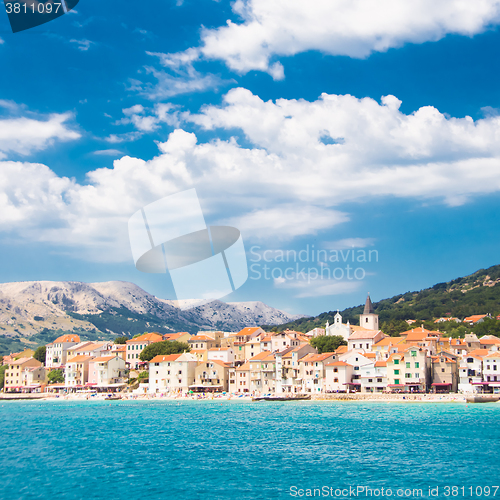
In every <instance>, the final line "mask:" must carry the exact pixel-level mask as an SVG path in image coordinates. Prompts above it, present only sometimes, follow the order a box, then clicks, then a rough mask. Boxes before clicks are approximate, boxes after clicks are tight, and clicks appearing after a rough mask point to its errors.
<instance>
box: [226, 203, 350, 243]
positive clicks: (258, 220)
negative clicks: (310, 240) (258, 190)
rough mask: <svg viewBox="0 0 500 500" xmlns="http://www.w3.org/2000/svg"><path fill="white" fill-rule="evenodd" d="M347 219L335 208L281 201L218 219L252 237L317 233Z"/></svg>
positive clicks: (285, 237)
mask: <svg viewBox="0 0 500 500" xmlns="http://www.w3.org/2000/svg"><path fill="white" fill-rule="evenodd" d="M348 220H349V218H348V216H347V214H345V213H343V212H339V211H337V210H331V209H328V208H322V207H316V206H307V205H306V206H304V205H302V204H297V203H293V204H290V203H283V204H282V205H280V206H278V207H272V208H265V209H258V210H253V211H251V212H249V213H247V214H244V215H240V216H236V217H231V218H228V219H224V220H223V221H221V223H222V224H227V225H228V226H235V227H237V228H238V229H240V230H241V231H243V233H244V234H245V235H246V236H250V237H251V238H252V240H255V241H270V240H275V241H279V240H280V239H285V240H288V239H290V238H296V237H298V236H304V235H312V234H317V233H318V232H319V231H321V230H323V229H328V228H332V227H333V226H336V225H338V224H341V223H342V222H347V221H348Z"/></svg>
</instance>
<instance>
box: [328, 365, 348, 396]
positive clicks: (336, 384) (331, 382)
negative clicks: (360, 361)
mask: <svg viewBox="0 0 500 500" xmlns="http://www.w3.org/2000/svg"><path fill="white" fill-rule="evenodd" d="M353 368H354V367H353V366H352V365H350V364H348V363H346V362H345V361H334V362H333V363H327V364H326V365H325V381H324V385H323V390H324V391H325V392H346V391H347V390H349V389H348V388H349V383H350V382H351V380H352V374H353Z"/></svg>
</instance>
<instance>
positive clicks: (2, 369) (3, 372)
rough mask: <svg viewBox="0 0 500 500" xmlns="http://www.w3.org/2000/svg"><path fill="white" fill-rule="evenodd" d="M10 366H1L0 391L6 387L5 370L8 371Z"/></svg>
mask: <svg viewBox="0 0 500 500" xmlns="http://www.w3.org/2000/svg"><path fill="white" fill-rule="evenodd" d="M7 368H8V365H2V366H0V389H3V387H4V385H5V370H7Z"/></svg>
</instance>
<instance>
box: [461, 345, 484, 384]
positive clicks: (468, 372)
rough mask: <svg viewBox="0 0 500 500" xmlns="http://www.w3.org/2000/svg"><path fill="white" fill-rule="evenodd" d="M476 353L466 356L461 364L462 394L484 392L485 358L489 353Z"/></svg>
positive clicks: (478, 350)
mask: <svg viewBox="0 0 500 500" xmlns="http://www.w3.org/2000/svg"><path fill="white" fill-rule="evenodd" d="M476 352H478V353H476ZM476 352H475V351H471V352H469V353H468V354H465V355H464V356H463V357H462V360H461V361H460V362H459V368H458V371H459V381H458V390H459V391H461V392H467V393H475V392H482V385H483V357H484V356H487V355H488V351H486V350H482V349H477V350H476Z"/></svg>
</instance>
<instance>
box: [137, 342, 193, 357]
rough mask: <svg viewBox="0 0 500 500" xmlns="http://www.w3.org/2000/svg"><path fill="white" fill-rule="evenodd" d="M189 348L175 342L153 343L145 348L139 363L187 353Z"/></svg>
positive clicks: (140, 355)
mask: <svg viewBox="0 0 500 500" xmlns="http://www.w3.org/2000/svg"><path fill="white" fill-rule="evenodd" d="M190 350H191V348H190V347H189V344H187V343H186V342H177V341H176V340H174V341H170V340H164V341H163V342H153V343H152V344H149V345H148V346H147V347H145V348H144V349H143V350H142V352H141V354H139V359H140V360H141V361H151V360H152V359H153V358H154V357H155V356H166V355H168V354H180V353H182V352H189V351H190Z"/></svg>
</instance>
